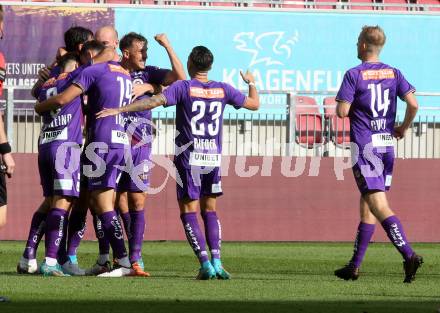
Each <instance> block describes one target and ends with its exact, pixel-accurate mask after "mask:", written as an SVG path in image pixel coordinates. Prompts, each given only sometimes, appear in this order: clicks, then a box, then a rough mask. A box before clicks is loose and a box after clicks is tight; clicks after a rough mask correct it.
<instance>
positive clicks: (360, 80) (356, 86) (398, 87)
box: [336, 62, 415, 148]
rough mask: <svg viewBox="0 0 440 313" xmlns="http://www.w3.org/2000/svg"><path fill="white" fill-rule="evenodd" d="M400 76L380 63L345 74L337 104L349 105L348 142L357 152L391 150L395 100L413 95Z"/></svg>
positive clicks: (369, 64) (400, 74)
mask: <svg viewBox="0 0 440 313" xmlns="http://www.w3.org/2000/svg"><path fill="white" fill-rule="evenodd" d="M414 91H415V89H414V87H413V86H412V85H411V84H409V83H408V82H407V81H406V79H405V77H404V76H403V75H402V73H401V72H400V71H399V70H398V69H396V68H393V67H391V66H389V65H386V64H383V63H369V62H364V63H362V64H360V65H358V66H356V67H354V68H352V69H350V70H348V71H347V72H346V73H345V76H344V80H343V81H342V85H341V88H340V89H339V92H338V94H337V96H336V100H337V101H344V102H348V103H350V104H351V106H350V111H349V115H348V116H349V118H350V125H351V129H350V139H351V141H352V142H354V143H356V144H358V145H359V146H360V148H363V147H364V146H365V145H367V144H369V143H372V145H373V147H393V129H394V123H395V119H396V107H397V97H400V98H401V99H402V98H403V97H404V96H405V95H406V94H408V93H410V92H414Z"/></svg>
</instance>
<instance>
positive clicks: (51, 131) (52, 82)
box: [39, 70, 82, 149]
mask: <svg viewBox="0 0 440 313" xmlns="http://www.w3.org/2000/svg"><path fill="white" fill-rule="evenodd" d="M79 73H80V71H79V70H76V71H73V72H71V73H62V74H60V75H59V76H58V77H56V78H51V79H49V80H48V81H47V82H46V83H45V84H44V85H43V86H42V87H41V89H40V91H39V101H44V100H46V99H48V98H50V97H52V96H55V95H57V94H59V93H61V92H63V91H64V90H65V89H67V88H68V87H69V86H70V85H71V84H72V81H73V80H74V79H75V78H76V77H77V75H79ZM81 114H82V113H81V98H80V97H76V98H75V99H74V100H73V101H71V102H70V103H68V104H66V105H64V106H63V107H61V108H59V109H58V110H56V111H50V112H45V113H43V114H42V118H43V126H42V130H41V134H40V141H39V149H44V148H49V147H52V146H54V145H60V144H61V143H63V142H74V143H77V144H81V143H82V133H81Z"/></svg>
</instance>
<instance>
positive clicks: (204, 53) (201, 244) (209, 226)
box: [98, 46, 260, 280]
mask: <svg viewBox="0 0 440 313" xmlns="http://www.w3.org/2000/svg"><path fill="white" fill-rule="evenodd" d="M213 62H214V56H213V55H212V53H211V51H209V49H208V48H206V47H203V46H197V47H194V48H193V50H192V51H191V53H190V55H189V57H188V62H187V68H188V73H189V75H190V77H191V80H180V81H177V82H175V83H173V84H172V85H171V86H170V87H169V88H168V89H166V90H165V91H164V92H163V93H162V94H160V95H156V96H153V97H152V98H149V99H143V100H140V101H136V102H135V103H132V104H131V105H129V106H126V107H123V108H120V109H117V110H115V109H110V110H104V111H102V112H99V113H98V116H99V118H102V117H107V118H109V117H110V118H111V117H112V116H114V115H117V114H119V113H121V112H135V111H142V110H151V109H153V108H155V107H158V106H160V105H163V106H172V105H175V106H176V131H177V136H176V139H175V143H176V153H175V159H174V163H175V165H176V168H177V171H178V174H179V176H180V178H181V181H180V182H179V181H178V182H177V199H178V202H179V208H180V213H181V215H180V219H181V220H182V225H183V228H184V231H185V234H186V237H187V239H188V243H189V244H190V246H191V248H192V249H193V251H194V253H195V255H196V256H197V258H198V260H199V262H200V266H201V267H200V270H199V275H198V276H197V279H203V280H206V279H212V278H216V277H217V278H219V279H229V278H230V275H229V273H228V272H227V271H225V269H224V268H223V266H222V262H221V261H220V246H221V226H220V221H219V219H218V218H217V214H216V197H217V196H218V195H220V194H221V193H222V189H221V183H220V164H221V153H222V148H221V143H222V120H223V111H224V109H225V106H226V104H231V105H233V106H234V107H235V108H237V109H239V108H242V107H243V108H246V109H249V110H257V109H258V108H259V105H260V102H259V98H258V92H257V89H256V88H255V83H254V77H253V76H252V74H250V73H249V72H247V73H246V74H243V73H240V74H241V75H242V78H243V80H244V81H245V82H246V83H248V84H249V95H248V96H247V97H246V96H245V95H243V94H241V92H240V91H238V90H237V89H235V88H233V87H232V86H230V85H228V84H225V83H221V82H215V81H211V80H209V79H208V72H209V70H211V66H212V64H213ZM199 206H200V210H201V213H202V218H203V221H204V223H205V233H206V238H205V236H204V235H203V233H202V232H201V230H200V227H199V223H198V221H197V213H196V212H197V209H198V207H199ZM206 241H207V243H208V246H209V248H210V252H211V260H209V256H208V252H207V251H206Z"/></svg>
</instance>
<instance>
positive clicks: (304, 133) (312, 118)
mask: <svg viewBox="0 0 440 313" xmlns="http://www.w3.org/2000/svg"><path fill="white" fill-rule="evenodd" d="M295 117H296V118H295V133H296V136H295V140H296V142H297V143H298V144H300V145H302V146H305V147H307V148H314V147H315V146H316V145H317V144H321V143H323V142H324V136H323V134H322V130H323V129H322V116H321V113H320V112H319V107H318V105H317V103H316V101H315V99H314V98H311V97H305V96H296V97H295Z"/></svg>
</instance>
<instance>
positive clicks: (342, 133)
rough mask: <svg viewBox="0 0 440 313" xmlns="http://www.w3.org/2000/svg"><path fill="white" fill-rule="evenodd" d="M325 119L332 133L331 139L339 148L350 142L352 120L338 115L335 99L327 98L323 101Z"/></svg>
mask: <svg viewBox="0 0 440 313" xmlns="http://www.w3.org/2000/svg"><path fill="white" fill-rule="evenodd" d="M323 104H324V118H325V121H326V125H327V127H328V128H327V129H328V131H329V133H330V139H331V141H333V142H334V143H335V144H336V145H337V146H343V145H344V144H346V143H349V142H350V120H349V119H348V117H345V118H340V117H338V116H337V115H336V99H335V97H327V98H325V99H324V101H323Z"/></svg>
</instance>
